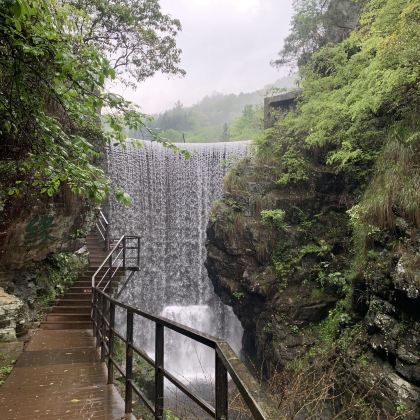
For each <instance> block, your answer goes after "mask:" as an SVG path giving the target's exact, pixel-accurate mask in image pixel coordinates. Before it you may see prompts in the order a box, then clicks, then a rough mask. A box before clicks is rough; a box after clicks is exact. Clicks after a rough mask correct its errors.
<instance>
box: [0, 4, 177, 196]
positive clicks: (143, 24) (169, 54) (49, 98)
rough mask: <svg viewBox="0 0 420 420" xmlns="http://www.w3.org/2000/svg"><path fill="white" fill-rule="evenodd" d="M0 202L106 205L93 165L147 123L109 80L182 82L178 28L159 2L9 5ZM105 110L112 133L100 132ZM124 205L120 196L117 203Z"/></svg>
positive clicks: (2, 36)
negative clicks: (105, 149)
mask: <svg viewBox="0 0 420 420" xmlns="http://www.w3.org/2000/svg"><path fill="white" fill-rule="evenodd" d="M0 28H1V30H0V136H1V162H0V164H1V165H0V178H1V194H2V195H3V200H4V198H5V196H7V195H9V196H13V195H19V194H29V193H30V192H31V193H35V194H37V193H41V194H44V193H45V194H47V195H48V196H53V195H54V194H55V193H56V192H57V191H58V190H59V189H60V186H61V185H63V184H66V185H67V186H68V187H69V188H70V189H71V191H73V192H74V193H77V194H79V195H82V196H86V197H89V198H90V199H93V200H96V201H101V200H102V199H103V198H104V197H105V195H106V194H107V193H108V192H109V190H110V186H109V183H108V180H107V179H106V177H105V175H104V173H103V171H102V170H101V169H99V168H98V167H97V166H95V165H94V161H95V159H96V158H97V156H98V150H100V148H101V145H102V146H103V145H104V144H105V143H106V142H107V141H110V140H111V139H112V141H117V142H123V141H124V135H123V127H126V126H128V127H130V128H133V129H139V128H140V127H142V126H143V125H144V124H143V120H144V116H143V115H142V114H141V113H140V112H139V111H138V109H137V108H136V107H135V106H134V105H133V104H131V103H129V102H127V101H125V100H124V99H123V98H122V97H120V96H118V95H115V94H113V93H111V92H108V91H107V90H106V83H107V81H109V80H112V79H116V78H119V79H120V80H123V81H125V82H126V83H134V82H138V81H141V80H144V79H145V78H146V77H149V76H151V75H153V74H154V73H155V72H156V71H158V70H160V71H162V72H164V73H172V74H174V73H175V74H176V73H180V74H182V73H183V71H182V70H181V69H180V68H179V67H178V64H179V61H180V50H179V49H177V48H176V45H175V36H176V34H177V32H178V31H179V30H180V23H179V21H178V20H176V19H173V18H171V17H169V16H167V15H164V14H162V12H161V10H160V6H159V2H158V1H157V0H151V1H149V0H148V1H144V0H133V1H130V2H124V1H119V0H115V1H107V2H104V1H98V0H74V1H69V2H61V1H47V0H5V1H2V2H1V6H0ZM101 109H104V110H105V111H106V112H105V116H104V119H105V122H106V124H105V125H104V126H105V127H107V129H106V130H104V129H103V128H102V127H101V125H100V124H99V112H100V110H101ZM119 196H120V198H124V196H123V194H122V193H120V194H119Z"/></svg>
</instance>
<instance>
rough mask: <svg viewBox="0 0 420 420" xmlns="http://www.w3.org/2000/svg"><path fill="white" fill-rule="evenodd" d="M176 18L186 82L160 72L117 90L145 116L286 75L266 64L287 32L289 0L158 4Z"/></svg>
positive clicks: (187, 0)
mask: <svg viewBox="0 0 420 420" xmlns="http://www.w3.org/2000/svg"><path fill="white" fill-rule="evenodd" d="M161 5H162V9H163V10H164V11H165V12H167V13H169V14H171V15H172V16H174V17H176V18H179V19H180V20H181V23H182V27H183V30H182V32H181V33H180V35H179V37H178V46H179V47H180V48H181V49H182V51H183V53H182V67H183V68H184V69H185V70H186V72H187V75H186V76H185V77H184V78H179V77H173V76H172V77H169V78H168V76H164V75H161V74H158V75H156V76H154V77H153V78H151V79H149V80H147V81H146V82H144V83H143V84H141V85H139V86H138V88H137V90H136V91H132V90H129V89H124V88H122V87H119V88H118V89H117V90H118V91H119V93H121V94H123V95H124V96H125V97H126V98H127V99H130V100H133V101H135V102H136V103H138V104H139V105H140V106H141V107H142V110H143V111H144V112H147V113H157V112H161V111H164V110H166V109H168V108H171V107H172V106H173V105H174V103H175V102H176V101H177V100H180V101H181V102H182V103H183V104H184V105H191V104H193V103H196V102H198V101H199V100H200V99H201V98H203V97H204V96H205V95H209V94H212V93H214V92H224V93H239V92H250V91H253V90H257V89H260V88H262V87H264V85H266V84H268V83H271V82H274V81H275V80H276V79H278V78H280V77H282V76H284V75H287V74H288V70H287V69H284V70H282V71H279V70H278V69H275V68H273V67H272V66H271V65H270V60H272V59H274V58H275V57H276V55H277V53H278V51H279V50H280V49H281V46H282V44H283V40H284V38H285V37H286V36H287V34H288V32H289V24H290V18H291V14H292V0H161Z"/></svg>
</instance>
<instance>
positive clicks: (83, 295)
mask: <svg viewBox="0 0 420 420" xmlns="http://www.w3.org/2000/svg"><path fill="white" fill-rule="evenodd" d="M91 298H92V293H91V290H89V292H88V293H72V292H66V293H65V294H64V296H63V298H62V299H60V300H66V299H70V300H72V299H76V300H90V299H91Z"/></svg>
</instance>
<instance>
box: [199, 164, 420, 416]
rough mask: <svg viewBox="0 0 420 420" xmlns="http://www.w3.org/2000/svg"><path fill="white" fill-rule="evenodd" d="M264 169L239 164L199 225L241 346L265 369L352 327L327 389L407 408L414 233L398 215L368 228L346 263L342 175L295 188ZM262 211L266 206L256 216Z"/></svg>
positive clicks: (412, 385)
mask: <svg viewBox="0 0 420 420" xmlns="http://www.w3.org/2000/svg"><path fill="white" fill-rule="evenodd" d="M273 179H275V177H274V176H273V168H272V167H271V166H270V164H269V163H265V162H257V161H255V160H252V159H248V160H245V161H242V162H240V163H239V164H238V165H237V166H236V167H235V168H233V169H232V170H231V172H230V173H229V174H228V177H227V179H226V188H225V189H226V192H225V195H224V197H223V199H222V200H221V201H220V202H217V203H216V204H215V205H214V208H213V210H212V214H211V218H210V222H209V226H208V244H207V250H208V258H207V262H206V265H207V268H208V271H209V275H210V278H211V279H212V281H213V284H214V287H215V290H216V292H217V293H218V294H219V295H220V296H221V297H222V300H223V301H224V302H225V303H227V304H229V305H231V306H232V307H233V309H234V311H235V313H236V314H237V315H238V317H239V319H240V320H241V322H242V325H243V327H244V329H245V341H244V344H245V349H246V350H247V352H248V353H249V354H252V355H253V356H256V357H257V359H258V360H259V362H261V363H263V365H264V368H265V372H266V374H267V375H268V376H270V375H273V373H274V372H275V371H276V370H278V369H280V370H282V369H284V368H285V369H289V368H290V366H291V365H292V364H293V363H295V362H296V361H297V360H301V359H302V356H303V355H305V354H308V350H310V349H312V350H313V349H314V348H316V347H317V346H320V345H321V344H322V342H323V336H324V335H325V330H329V332H328V333H329V334H330V335H331V331H332V336H333V340H337V342H338V341H339V340H342V337H343V336H345V335H346V334H348V333H347V332H346V331H349V330H350V331H355V332H354V333H353V332H352V334H353V335H352V337H353V338H352V339H351V340H347V341H349V342H348V343H347V344H346V348H345V350H342V346H341V347H340V349H339V350H337V351H339V352H341V353H342V356H343V357H341V358H340V360H341V362H340V363H341V366H343V372H344V373H343V375H342V377H341V379H340V381H339V383H338V384H337V387H343V389H344V390H346V389H347V388H348V387H349V386H350V387H355V389H358V390H359V391H360V393H361V395H365V396H366V401H368V400H369V398H370V399H371V401H374V403H375V404H376V405H377V406H378V410H379V411H378V412H379V413H382V414H383V415H386V416H388V414H389V415H391V414H390V413H403V414H404V415H406V416H407V418H416V415H417V414H416V413H417V411H416V410H417V409H418V408H419V406H418V401H419V396H420V393H419V387H418V386H419V384H420V382H419V353H420V352H419V350H420V348H419V346H420V340H419V313H420V311H419V308H420V300H419V285H420V282H419V257H418V255H419V253H420V242H419V235H418V232H417V231H416V229H415V228H414V227H413V226H410V225H409V224H408V223H407V222H406V221H404V220H403V219H400V221H399V226H398V228H397V232H378V233H377V235H376V237H375V239H374V240H373V243H372V245H371V248H369V249H368V255H367V260H368V263H367V265H366V267H365V268H364V269H363V270H359V271H358V272H357V271H356V272H355V270H354V267H353V268H352V267H351V262H352V260H353V257H354V256H353V254H352V246H351V229H350V227H349V223H348V217H347V213H346V211H347V210H348V209H349V208H350V207H351V206H352V204H353V203H352V199H351V197H352V195H353V194H352V190H351V188H352V187H351V185H349V184H348V182H347V181H346V180H345V179H342V178H340V177H339V176H337V175H334V174H332V173H327V172H321V171H320V172H318V173H314V176H313V178H312V180H311V181H310V182H308V183H306V184H305V185H301V186H300V187H294V188H280V187H279V186H278V185H276V184H275V183H274V182H273ZM264 209H268V210H274V212H272V213H268V214H266V217H264V215H263V217H262V215H261V211H262V210H264ZM278 210H281V212H278ZM281 215H284V218H281V217H280V216H281ZM267 216H268V217H267ZM277 216H279V217H277ZM276 218H277V221H276ZM350 278H352V279H353V280H352V281H350V280H349V279H350ZM337 302H339V305H337ZM343 302H347V303H343ZM343 307H345V308H346V309H345V310H343V309H342V308H343ZM333 319H334V321H332V320H333ZM324 341H325V340H324ZM320 343H321V344H320ZM337 349H338V347H337ZM344 378H345V379H344ZM363 398H365V397H363Z"/></svg>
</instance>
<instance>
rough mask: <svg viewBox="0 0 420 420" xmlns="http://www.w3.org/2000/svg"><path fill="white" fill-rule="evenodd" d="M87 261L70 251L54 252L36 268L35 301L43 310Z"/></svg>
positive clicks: (74, 277)
mask: <svg viewBox="0 0 420 420" xmlns="http://www.w3.org/2000/svg"><path fill="white" fill-rule="evenodd" d="M86 264H87V261H86V259H85V258H84V257H80V256H77V255H74V254H70V253H61V254H55V255H53V256H51V257H49V258H48V259H47V260H46V261H44V262H42V263H40V264H39V265H38V267H37V268H36V285H37V302H38V304H39V306H40V310H41V311H42V310H44V309H45V308H47V307H48V306H50V305H51V304H53V303H54V302H55V301H56V299H57V298H58V297H59V296H61V295H62V294H63V292H64V290H65V289H66V288H67V287H68V286H69V285H71V284H72V283H73V282H74V281H75V280H76V279H77V278H78V277H79V275H80V273H81V272H82V271H83V269H85V268H86Z"/></svg>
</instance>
